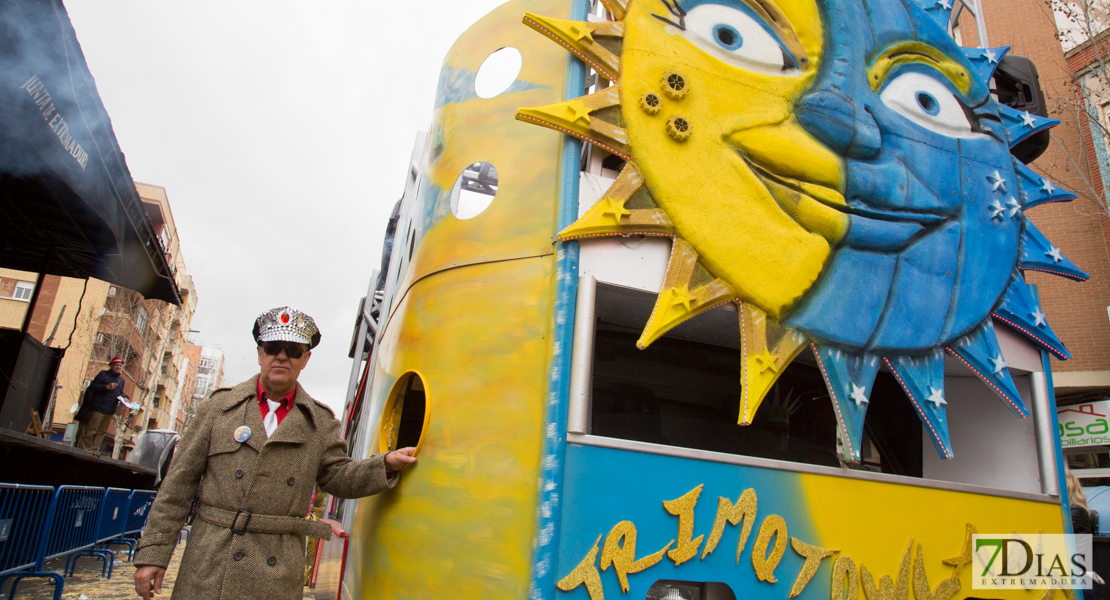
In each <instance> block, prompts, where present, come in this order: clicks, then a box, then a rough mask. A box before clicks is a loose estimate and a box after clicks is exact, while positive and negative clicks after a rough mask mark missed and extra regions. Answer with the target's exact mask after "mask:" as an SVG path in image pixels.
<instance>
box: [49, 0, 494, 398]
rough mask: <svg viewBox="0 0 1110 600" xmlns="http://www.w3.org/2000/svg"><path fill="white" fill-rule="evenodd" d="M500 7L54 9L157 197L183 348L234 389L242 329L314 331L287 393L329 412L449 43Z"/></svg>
mask: <svg viewBox="0 0 1110 600" xmlns="http://www.w3.org/2000/svg"><path fill="white" fill-rule="evenodd" d="M499 4H501V1H500V0H465V1H459V0H455V1H447V0H405V1H404V2H382V1H380V0H379V1H374V2H370V1H368V0H359V1H352V0H315V1H313V2H308V1H301V2H286V1H278V0H266V1H251V2H247V1H240V0H220V1H212V0H188V1H181V0H157V1H155V0H65V6H66V9H67V10H68V11H69V15H70V18H71V19H72V21H73V26H74V29H76V31H77V38H78V39H79V40H80V42H81V47H82V50H83V51H84V53H85V58H86V60H87V61H88V64H89V69H90V70H91V71H92V74H93V76H94V77H95V78H96V85H97V89H98V90H99V92H100V97H101V98H102V99H103V101H104V106H105V107H106V108H107V110H108V114H109V116H110V117H111V119H112V125H113V127H114V129H115V133H116V137H117V138H118V139H119V143H120V147H121V148H122V149H123V152H124V153H125V154H126V155H127V166H128V167H129V168H130V170H131V176H132V177H133V178H134V179H135V181H140V182H144V183H151V184H155V185H160V186H163V187H165V188H166V191H167V193H168V195H169V198H170V205H171V208H172V210H173V216H174V220H175V221H176V223H177V231H178V235H179V237H180V241H181V249H182V254H183V256H184V258H185V263H186V266H187V268H188V272H189V274H191V275H192V276H193V281H194V283H195V285H196V290H197V296H198V305H197V312H196V315H195V316H194V317H193V322H192V328H193V329H197V330H200V332H201V333H200V334H199V335H198V336H197V342H198V343H200V344H202V345H205V346H217V347H220V348H221V349H223V351H224V353H225V355H226V357H227V364H226V367H225V373H226V375H227V377H228V378H229V379H230V380H231V381H233V382H236V383H237V382H239V381H242V380H244V379H246V378H247V377H249V376H251V375H253V374H254V373H256V372H257V370H258V365H257V357H256V354H255V349H254V342H253V340H251V337H250V330H251V326H252V325H253V322H254V318H255V317H256V316H257V315H258V314H259V313H260V312H263V311H265V310H267V309H269V308H273V307H276V306H281V305H284V304H288V305H291V306H293V307H294V308H298V309H301V310H303V311H305V312H307V313H308V314H310V315H312V317H313V318H314V319H315V320H316V322H317V324H318V325H319V326H320V329H321V332H322V334H323V340H322V342H321V343H320V346H319V347H317V348H316V350H315V351H314V352H313V355H312V359H311V362H310V364H309V366H308V368H307V369H306V370H305V371H304V373H303V374H302V376H301V382H302V383H303V384H304V385H305V387H306V389H307V390H308V391H309V393H311V394H312V395H313V396H314V397H315V398H316V399H318V400H321V401H323V402H326V403H328V404H329V405H331V406H332V407H336V408H339V407H341V406H342V404H343V401H344V396H345V393H346V390H347V380H348V377H349V375H350V369H351V360H350V359H348V358H347V349H348V344H349V343H350V338H351V329H352V326H353V324H354V319H355V313H356V311H357V309H358V302H359V299H360V298H361V297H362V296H363V294H365V293H366V288H367V284H368V283H369V278H370V274H371V271H373V269H374V268H376V267H377V266H378V265H379V264H380V260H381V245H382V237H383V234H384V230H385V225H386V221H387V218H388V216H389V211H390V209H391V208H392V206H393V203H394V202H395V201H396V200H397V199H398V198H400V197H401V193H402V192H403V190H404V181H405V171H406V168H407V163H408V158H409V154H410V151H411V149H412V143H413V140H414V137H415V135H416V132H417V131H420V130H426V129H427V127H428V124H429V122H430V120H431V111H432V104H433V100H434V95H435V87H436V82H437V79H438V76H439V70H440V66H441V64H442V62H443V58H444V56H445V55H446V53H447V51H448V49H449V48H450V46H451V44H452V43H453V42H454V41H455V39H456V38H457V37H458V36H459V35H460V34H461V33H462V32H463V31H465V30H466V28H468V27H469V26H470V25H471V24H473V23H474V22H475V21H477V20H478V19H479V18H480V17H481V16H483V15H485V14H486V13H488V12H489V11H490V10H492V9H493V8H495V7H496V6H497V5H499Z"/></svg>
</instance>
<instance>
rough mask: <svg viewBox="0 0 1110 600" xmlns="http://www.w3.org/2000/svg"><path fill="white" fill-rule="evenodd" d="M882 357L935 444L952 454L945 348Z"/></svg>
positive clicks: (942, 452)
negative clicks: (945, 397) (945, 375)
mask: <svg viewBox="0 0 1110 600" xmlns="http://www.w3.org/2000/svg"><path fill="white" fill-rule="evenodd" d="M883 361H884V362H885V363H886V364H887V366H889V367H890V370H891V371H892V372H893V373H894V378H895V379H897V380H898V383H899V384H900V385H901V386H902V389H903V390H905V392H906V396H908V397H909V399H910V402H911V403H912V404H913V408H914V410H916V411H917V416H918V417H919V418H920V419H921V422H922V423H924V424H925V430H926V431H927V432H928V433H929V438H930V439H931V440H933V446H934V447H936V449H937V454H939V455H940V457H941V458H945V459H948V458H952V457H953V456H954V454H953V453H952V440H951V439H949V437H948V414H947V412H946V411H945V407H946V406H947V405H948V402H947V401H945V399H944V352H943V351H940V350H937V351H936V352H932V353H931V354H928V355H925V356H900V357H897V358H894V359H893V360H891V359H890V358H884V359H883Z"/></svg>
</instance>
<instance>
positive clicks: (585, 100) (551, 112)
mask: <svg viewBox="0 0 1110 600" xmlns="http://www.w3.org/2000/svg"><path fill="white" fill-rule="evenodd" d="M620 103H621V100H620V93H619V92H618V91H617V86H609V87H607V88H605V89H604V90H601V91H600V92H596V93H593V94H590V95H588V96H582V97H581V98H575V99H573V100H566V101H564V102H556V103H555V104H547V105H545V106H535V107H531V108H520V109H517V111H516V118H517V120H518V121H526V122H530V123H535V124H538V125H543V126H544V127H549V128H551V129H555V130H557V131H562V132H563V133H568V134H570V135H573V136H574V137H577V138H581V139H583V140H585V141H587V142H589V143H591V144H593V145H595V146H598V147H599V148H602V149H604V150H607V151H609V152H612V153H613V154H616V155H617V156H620V157H621V158H623V159H625V160H629V158H630V155H631V152H632V151H631V148H630V147H629V145H628V134H627V132H626V131H625V130H624V129H622V128H620V127H617V126H616V125H613V124H612V123H609V122H607V121H604V120H602V119H599V118H597V117H594V116H592V115H593V113H595V112H598V111H600V110H604V109H607V108H612V107H614V106H620Z"/></svg>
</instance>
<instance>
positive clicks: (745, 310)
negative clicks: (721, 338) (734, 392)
mask: <svg viewBox="0 0 1110 600" xmlns="http://www.w3.org/2000/svg"><path fill="white" fill-rule="evenodd" d="M737 304H738V306H739V312H740V340H741V345H742V347H743V354H744V365H743V369H742V380H741V383H742V385H743V387H742V389H741V390H740V396H741V397H740V415H739V417H738V418H737V423H739V424H740V425H751V423H752V419H754V418H755V413H756V411H757V410H759V405H760V403H762V402H763V399H764V398H765V397H766V396H767V392H769V391H771V388H772V387H774V385H775V382H776V381H778V379H779V376H780V375H782V372H783V371H785V370H786V367H788V366H790V363H792V362H794V358H795V357H797V356H798V353H799V352H801V351H802V349H803V348H805V347H806V344H807V343H808V341H809V340H807V339H806V337H805V336H804V335H802V334H801V332H799V331H795V330H793V329H788V328H786V327H783V326H781V325H779V324H778V323H776V322H774V321H772V320H770V319H768V318H767V315H766V314H765V313H764V312H763V311H761V310H759V309H758V308H756V307H755V305H754V304H751V303H748V302H738V303H737Z"/></svg>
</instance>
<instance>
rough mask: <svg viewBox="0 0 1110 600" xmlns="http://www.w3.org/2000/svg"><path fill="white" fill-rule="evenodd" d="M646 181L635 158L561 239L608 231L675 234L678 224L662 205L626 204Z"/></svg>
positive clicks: (613, 232)
mask: <svg viewBox="0 0 1110 600" xmlns="http://www.w3.org/2000/svg"><path fill="white" fill-rule="evenodd" d="M643 184H644V180H643V178H642V177H641V176H640V173H639V171H637V170H636V167H635V166H633V164H632V163H631V162H626V163H625V164H624V169H622V170H621V173H620V175H618V176H617V180H616V181H614V182H613V185H611V186H610V187H609V189H608V190H607V191H606V192H605V194H603V195H602V196H601V200H600V201H598V202H597V203H596V204H594V205H593V206H592V207H590V209H589V210H588V211H586V214H584V215H582V216H581V217H579V219H578V220H577V221H575V222H574V223H572V224H571V225H570V226H569V227H567V228H566V229H564V230H563V231H561V232H560V233H559V237H558V238H557V239H558V241H560V242H565V241H567V240H574V239H578V238H584V237H600V236H606V235H672V234H673V233H674V224H673V223H671V219H670V217H668V216H667V213H666V212H665V211H663V209H660V208H625V203H626V202H628V200H629V199H631V198H632V196H633V194H635V193H636V192H637V191H638V190H639V189H640V188H641V187H642V186H643Z"/></svg>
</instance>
